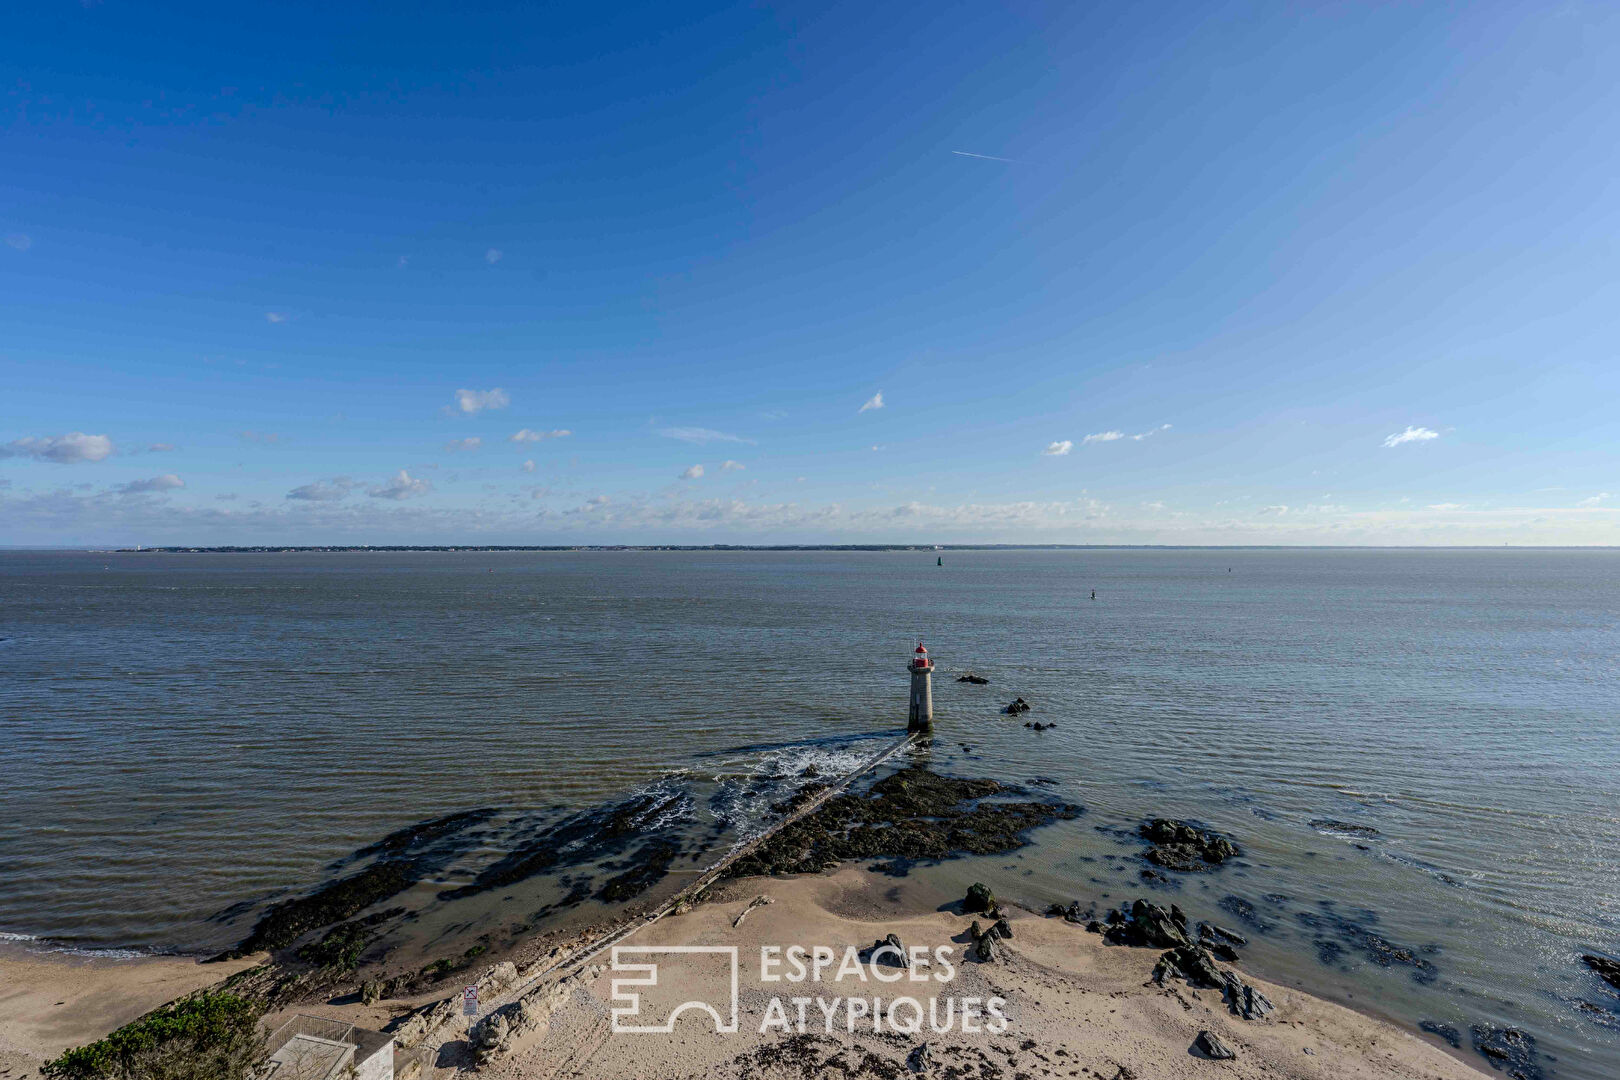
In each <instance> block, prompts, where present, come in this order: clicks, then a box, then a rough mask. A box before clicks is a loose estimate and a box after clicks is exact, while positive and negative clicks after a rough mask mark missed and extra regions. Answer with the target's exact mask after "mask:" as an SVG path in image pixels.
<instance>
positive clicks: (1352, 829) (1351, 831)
mask: <svg viewBox="0 0 1620 1080" xmlns="http://www.w3.org/2000/svg"><path fill="white" fill-rule="evenodd" d="M1310 825H1311V828H1313V829H1315V830H1316V831H1317V832H1325V833H1336V834H1337V835H1339V836H1360V837H1365V838H1368V839H1370V838H1372V837H1374V836H1379V835H1382V834H1380V833H1379V831H1378V830H1377V829H1375V828H1373V827H1372V826H1371V825H1357V824H1356V823H1355V822H1353V821H1335V820H1333V819H1332V818H1314V819H1312V821H1311V823H1310Z"/></svg>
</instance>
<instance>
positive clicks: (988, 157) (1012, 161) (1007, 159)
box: [951, 150, 1023, 165]
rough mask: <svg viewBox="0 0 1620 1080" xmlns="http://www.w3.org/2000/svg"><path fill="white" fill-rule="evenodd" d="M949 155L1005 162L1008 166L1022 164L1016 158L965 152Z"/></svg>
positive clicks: (959, 151)
mask: <svg viewBox="0 0 1620 1080" xmlns="http://www.w3.org/2000/svg"><path fill="white" fill-rule="evenodd" d="M951 153H953V154H960V155H961V156H963V157H976V158H979V159H980V160H981V161H1005V162H1007V163H1008V164H1009V165H1021V164H1023V162H1021V161H1019V160H1018V159H1017V158H1010V157H996V156H995V155H994V154H972V153H969V152H968V151H966V150H952V151H951Z"/></svg>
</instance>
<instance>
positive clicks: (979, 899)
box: [962, 881, 996, 915]
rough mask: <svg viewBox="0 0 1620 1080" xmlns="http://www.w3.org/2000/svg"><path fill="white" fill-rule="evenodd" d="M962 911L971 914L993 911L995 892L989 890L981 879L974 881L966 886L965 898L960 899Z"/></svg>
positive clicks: (994, 907)
mask: <svg viewBox="0 0 1620 1080" xmlns="http://www.w3.org/2000/svg"><path fill="white" fill-rule="evenodd" d="M962 910H963V912H965V913H967V914H969V915H971V914H974V913H976V912H983V913H984V914H986V915H991V914H994V913H995V910H996V894H995V893H993V892H991V891H990V886H988V885H986V884H984V883H983V882H982V881H975V882H974V883H973V884H972V885H969V886H968V891H967V898H966V899H965V900H963V901H962Z"/></svg>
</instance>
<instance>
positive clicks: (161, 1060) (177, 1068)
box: [40, 990, 265, 1080]
mask: <svg viewBox="0 0 1620 1080" xmlns="http://www.w3.org/2000/svg"><path fill="white" fill-rule="evenodd" d="M263 1014H264V1005H263V1004H262V1003H261V1002H259V1001H257V1000H255V999H253V998H250V997H245V996H242V995H239V994H233V993H228V992H223V991H207V990H205V991H201V992H199V993H196V994H192V995H190V996H188V997H183V998H181V999H179V1000H178V1001H174V1002H171V1003H169V1004H168V1005H165V1006H163V1007H162V1008H160V1009H154V1010H153V1011H152V1012H149V1013H147V1014H146V1015H145V1016H143V1017H141V1018H140V1019H139V1020H135V1021H133V1022H132V1023H129V1024H125V1025H124V1026H123V1027H121V1028H119V1029H118V1030H117V1031H114V1032H113V1033H112V1034H110V1035H108V1036H107V1037H106V1038H104V1039H100V1040H98V1041H96V1042H93V1043H90V1044H89V1045H87V1046H80V1047H77V1048H75V1049H72V1050H69V1051H68V1052H67V1053H65V1054H63V1055H62V1056H61V1057H58V1058H56V1059H55V1060H54V1061H50V1062H47V1063H46V1064H45V1065H44V1067H43V1068H41V1070H40V1073H41V1075H42V1076H43V1077H44V1078H45V1080H220V1078H221V1077H238V1076H247V1075H249V1074H250V1072H251V1071H252V1070H253V1069H255V1068H256V1067H257V1066H259V1065H261V1064H262V1063H263V1062H264V1059H265V1033H264V1031H263V1029H262V1028H261V1027H260V1024H259V1019H260V1017H261V1016H263Z"/></svg>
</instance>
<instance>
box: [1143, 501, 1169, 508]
mask: <svg viewBox="0 0 1620 1080" xmlns="http://www.w3.org/2000/svg"><path fill="white" fill-rule="evenodd" d="M1142 509H1144V510H1163V509H1164V503H1162V502H1145V503H1143V504H1142Z"/></svg>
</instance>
